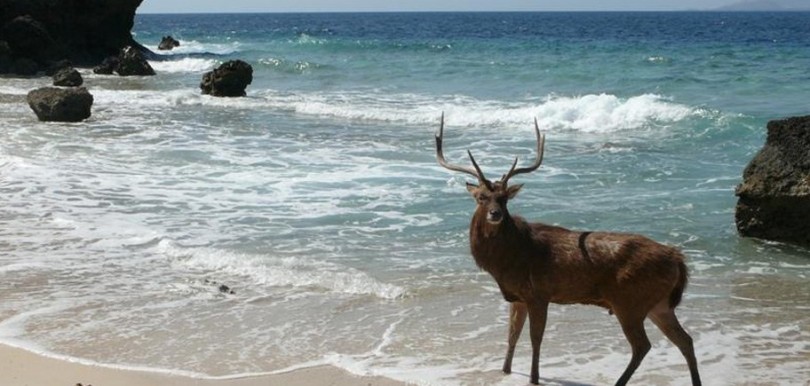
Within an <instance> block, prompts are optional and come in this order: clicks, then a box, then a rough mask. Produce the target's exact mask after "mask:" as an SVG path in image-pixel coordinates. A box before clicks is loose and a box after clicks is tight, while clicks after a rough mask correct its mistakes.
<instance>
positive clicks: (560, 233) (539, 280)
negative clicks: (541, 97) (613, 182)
mask: <svg viewBox="0 0 810 386" xmlns="http://www.w3.org/2000/svg"><path fill="white" fill-rule="evenodd" d="M534 131H535V134H536V137H537V149H536V151H537V156H536V158H535V160H534V162H533V163H532V164H531V165H530V166H527V167H521V168H516V166H517V164H518V159H517V157H516V158H515V161H514V162H513V163H512V166H511V168H510V169H509V171H508V172H507V173H506V174H504V175H503V176H502V177H501V179H500V180H497V181H491V180H489V179H487V178H486V177H485V176H484V173H483V172H482V171H481V168H480V167H479V166H478V163H476V161H475V158H474V157H473V155H472V153H471V152H470V151H469V150H467V155H468V156H469V158H470V162H471V163H472V167H469V166H460V165H454V164H450V163H448V162H447V161H446V160H445V158H444V154H443V151H442V139H443V136H444V113H442V117H441V123H440V125H439V132H438V134H436V135H435V137H436V158H437V160H438V162H439V165H441V166H442V167H444V168H446V169H449V170H451V171H454V172H461V173H466V174H469V175H471V176H473V177H475V178H476V179H477V183H475V184H473V183H469V182H467V184H466V185H467V190H468V191H469V193H470V194H471V195H472V197H473V198H474V200H475V202H476V208H475V212H474V213H473V216H472V220H471V221H470V230H469V237H470V252H471V254H472V256H473V259H474V260H475V263H476V265H477V266H478V267H479V268H480V269H482V270H483V271H486V272H488V273H489V274H490V275H491V276H492V278H494V279H495V282H496V283H497V284H498V288H499V289H500V292H501V295H503V298H504V300H506V301H507V302H509V303H510V306H509V318H508V320H509V333H508V336H507V350H506V358H505V359H504V362H503V372H504V373H505V374H509V373H511V371H512V358H513V356H514V354H515V346H516V344H517V342H518V339H519V337H520V334H521V331H522V330H523V326H524V323H525V322H526V318H527V316H528V319H529V335H530V339H531V346H532V361H531V373H530V376H529V378H530V382H531V383H532V384H535V385H537V384H539V364H538V363H539V358H540V345H541V343H542V341H543V333H544V331H545V328H546V317H547V314H548V307H549V303H555V304H586V305H596V306H599V307H603V308H606V309H607V310H608V312H609V314H611V315H615V316H616V318H617V319H618V321H619V324H620V325H621V328H622V331H623V332H624V335H625V338H626V339H627V341H628V343H629V344H630V347H631V350H632V357H631V359H630V363H629V364H628V365H627V368H626V369H625V370H624V372H623V373H622V374H621V376H620V377H619V379H618V380H617V381H616V385H617V386H623V385H625V384H627V382H628V380H629V379H630V377H631V376H632V375H633V373H634V372H635V371H636V369H637V368H638V366H639V365H640V364H641V361H642V360H643V359H644V356H645V355H646V354H647V352H648V351H649V350H650V348H651V345H650V341H649V339H648V338H647V333H646V331H645V328H644V321H645V319H647V318H649V319H650V320H651V321H652V322H653V324H655V325H656V326H657V327H658V328H659V329H660V330H661V331H662V332H663V333H664V335H665V336H666V337H667V338H668V339H669V340H670V341H671V342H672V343H673V344H674V345H675V346H676V347H678V349H679V350H680V352H681V354H682V355H683V356H684V358H685V359H686V363H687V365H688V367H689V372H690V375H691V380H692V385H693V386H700V385H701V381H700V375H699V373H698V367H697V359H696V358H695V351H694V346H693V341H692V337H691V336H689V334H688V333H687V332H686V331H685V330H684V328H683V327H682V326H681V324H680V322H679V321H678V318H677V316H676V315H675V307H677V306H678V305H679V304H680V302H681V298H682V295H683V292H684V289H685V288H686V285H687V281H688V271H687V266H686V263H685V257H684V255H683V254H682V253H681V252H680V251H679V250H678V249H676V248H674V247H671V246H667V245H663V244H659V243H658V242H655V241H653V240H651V239H649V238H647V237H645V236H642V235H638V234H631V233H617V232H581V231H574V230H569V229H566V228H563V227H560V226H555V225H547V224H543V223H539V222H528V221H526V220H525V219H524V218H522V217H520V216H517V215H512V214H511V213H510V212H509V209H508V208H507V203H508V202H509V200H511V199H513V198H515V196H516V195H517V194H518V192H519V191H520V190H521V188H522V187H523V184H516V185H509V184H508V183H509V180H510V179H511V178H512V177H515V176H517V175H519V174H525V173H531V172H533V171H535V170H537V169H538V168H539V167H540V164H541V163H542V162H543V153H544V151H545V134H543V135H541V134H540V128H539V126H538V124H537V119H536V118H535V120H534Z"/></svg>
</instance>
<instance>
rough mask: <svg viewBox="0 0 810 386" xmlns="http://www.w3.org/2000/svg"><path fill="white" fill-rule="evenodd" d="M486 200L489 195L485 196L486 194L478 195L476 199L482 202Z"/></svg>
mask: <svg viewBox="0 0 810 386" xmlns="http://www.w3.org/2000/svg"><path fill="white" fill-rule="evenodd" d="M488 200H489V196H487V195H486V194H480V195H478V201H479V202H484V201H488Z"/></svg>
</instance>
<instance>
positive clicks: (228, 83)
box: [200, 60, 253, 97]
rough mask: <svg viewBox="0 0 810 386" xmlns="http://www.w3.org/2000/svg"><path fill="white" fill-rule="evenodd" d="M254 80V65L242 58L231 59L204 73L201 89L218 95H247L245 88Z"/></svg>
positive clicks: (203, 91)
mask: <svg viewBox="0 0 810 386" xmlns="http://www.w3.org/2000/svg"><path fill="white" fill-rule="evenodd" d="M251 82H253V67H251V66H250V65H249V64H247V63H245V62H243V61H241V60H231V61H228V62H225V63H223V64H222V65H221V66H219V67H218V68H216V69H214V70H213V71H211V72H207V73H205V74H204V75H203V78H202V82H201V83H200V89H202V93H203V94H210V95H213V96H218V97H240V96H245V95H247V94H246V93H245V89H246V88H247V86H248V85H249V84H250V83H251Z"/></svg>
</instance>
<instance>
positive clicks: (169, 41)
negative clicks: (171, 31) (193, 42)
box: [158, 36, 180, 51]
mask: <svg viewBox="0 0 810 386" xmlns="http://www.w3.org/2000/svg"><path fill="white" fill-rule="evenodd" d="M174 47H180V42H179V41H177V39H175V38H173V37H171V36H164V37H163V39H160V44H159V45H158V49H159V50H161V51H169V50H172V49H174Z"/></svg>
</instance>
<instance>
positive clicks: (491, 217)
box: [487, 209, 503, 222]
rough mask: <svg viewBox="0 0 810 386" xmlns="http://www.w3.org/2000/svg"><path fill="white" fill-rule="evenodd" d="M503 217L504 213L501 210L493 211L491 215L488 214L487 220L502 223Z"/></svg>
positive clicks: (490, 212)
mask: <svg viewBox="0 0 810 386" xmlns="http://www.w3.org/2000/svg"><path fill="white" fill-rule="evenodd" d="M501 217H503V213H502V212H501V210H500V209H491V210H490V211H489V213H487V220H489V221H493V222H498V221H501Z"/></svg>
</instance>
